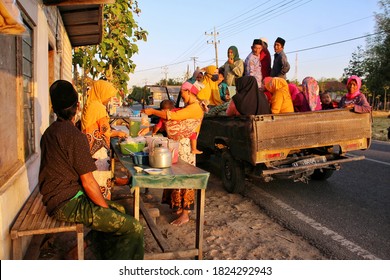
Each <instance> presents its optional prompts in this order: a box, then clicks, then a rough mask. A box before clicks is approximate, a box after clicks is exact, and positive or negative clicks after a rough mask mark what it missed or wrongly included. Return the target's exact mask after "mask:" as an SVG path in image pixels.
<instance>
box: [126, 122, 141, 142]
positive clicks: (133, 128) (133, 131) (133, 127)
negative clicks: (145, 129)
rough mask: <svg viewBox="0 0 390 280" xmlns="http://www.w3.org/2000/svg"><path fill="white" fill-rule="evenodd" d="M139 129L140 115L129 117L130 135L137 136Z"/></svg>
mask: <svg viewBox="0 0 390 280" xmlns="http://www.w3.org/2000/svg"><path fill="white" fill-rule="evenodd" d="M140 129H141V118H140V117H130V129H129V132H130V136H131V137H137V136H138V132H139V130H140Z"/></svg>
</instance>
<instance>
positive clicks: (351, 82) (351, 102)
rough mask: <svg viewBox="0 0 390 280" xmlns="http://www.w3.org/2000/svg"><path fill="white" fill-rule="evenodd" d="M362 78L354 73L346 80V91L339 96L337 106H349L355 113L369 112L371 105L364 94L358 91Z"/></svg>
mask: <svg viewBox="0 0 390 280" xmlns="http://www.w3.org/2000/svg"><path fill="white" fill-rule="evenodd" d="M361 86H362V80H361V79H360V78H359V77H358V76H355V75H352V76H351V77H350V78H349V79H348V81H347V89H348V93H347V94H346V95H344V96H343V97H341V100H340V102H339V108H349V109H352V110H353V111H354V112H356V113H369V112H371V106H370V104H369V103H368V102H367V99H366V97H365V96H364V94H362V93H361V92H360V87H361Z"/></svg>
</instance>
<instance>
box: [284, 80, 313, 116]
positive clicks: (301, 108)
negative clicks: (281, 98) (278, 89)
mask: <svg viewBox="0 0 390 280" xmlns="http://www.w3.org/2000/svg"><path fill="white" fill-rule="evenodd" d="M288 89H289V91H290V94H291V99H292V102H293V105H294V112H307V111H311V109H310V106H309V103H308V102H307V101H306V98H305V96H304V95H303V93H302V92H301V91H300V90H299V88H298V86H297V85H296V84H293V83H290V84H288Z"/></svg>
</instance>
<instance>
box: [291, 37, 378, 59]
mask: <svg viewBox="0 0 390 280" xmlns="http://www.w3.org/2000/svg"><path fill="white" fill-rule="evenodd" d="M383 32H386V31H380V32H376V33H372V34H368V35H364V36H359V37H355V38H351V39H347V40H342V41H338V42H333V43H329V44H325V45H320V46H316V47H310V48H306V49H301V50H296V51H291V52H286V54H290V53H297V52H304V51H309V50H314V49H319V48H324V47H329V46H333V45H338V44H341V43H345V42H349V41H354V40H358V39H362V38H366V37H370V36H373V35H378V34H380V33H383Z"/></svg>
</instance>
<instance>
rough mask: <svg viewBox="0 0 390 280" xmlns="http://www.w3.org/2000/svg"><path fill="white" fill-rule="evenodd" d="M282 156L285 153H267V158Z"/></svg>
mask: <svg viewBox="0 0 390 280" xmlns="http://www.w3.org/2000/svg"><path fill="white" fill-rule="evenodd" d="M282 156H283V153H276V154H265V158H266V159H275V158H280V157H282Z"/></svg>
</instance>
